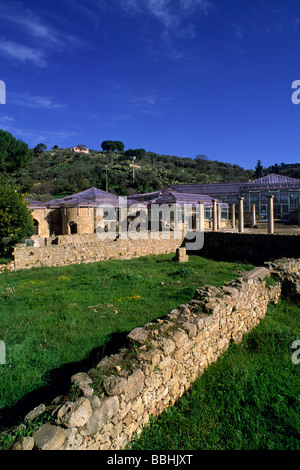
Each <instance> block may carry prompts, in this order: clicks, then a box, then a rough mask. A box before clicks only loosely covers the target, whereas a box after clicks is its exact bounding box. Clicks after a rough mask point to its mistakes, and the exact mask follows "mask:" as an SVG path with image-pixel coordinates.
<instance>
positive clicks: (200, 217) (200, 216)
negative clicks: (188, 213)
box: [197, 201, 205, 232]
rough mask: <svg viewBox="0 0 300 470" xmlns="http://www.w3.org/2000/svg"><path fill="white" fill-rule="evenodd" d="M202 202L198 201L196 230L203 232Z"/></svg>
mask: <svg viewBox="0 0 300 470" xmlns="http://www.w3.org/2000/svg"><path fill="white" fill-rule="evenodd" d="M204 218H205V215H204V202H202V201H199V222H198V221H197V230H199V232H204Z"/></svg>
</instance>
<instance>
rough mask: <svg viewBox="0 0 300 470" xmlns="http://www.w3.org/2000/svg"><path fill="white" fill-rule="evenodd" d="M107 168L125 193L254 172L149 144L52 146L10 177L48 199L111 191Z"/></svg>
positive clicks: (241, 178)
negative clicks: (85, 148) (80, 148)
mask: <svg viewBox="0 0 300 470" xmlns="http://www.w3.org/2000/svg"><path fill="white" fill-rule="evenodd" d="M133 156H135V157H136V158H135V173H134V179H133V171H132V168H131V165H132V163H133ZM106 172H107V177H108V190H109V192H112V193H115V194H117V195H123V196H129V195H132V194H135V193H144V192H151V191H157V190H159V189H162V188H163V187H164V186H166V185H168V184H181V183H186V184H192V183H206V182H207V183H209V182H222V181H237V180H238V181H247V180H249V179H250V178H251V177H253V175H254V172H253V171H252V170H247V171H246V170H244V169H243V168H241V167H239V166H238V165H231V164H229V163H220V162H216V161H210V160H205V166H204V165H201V164H200V161H199V159H198V160H197V159H192V158H180V157H176V156H169V155H159V154H156V153H153V152H146V151H145V150H144V149H135V150H134V149H128V150H126V151H112V150H111V149H110V150H105V151H102V152H99V151H95V150H90V153H89V154H83V153H74V152H72V151H71V150H68V149H53V150H52V151H43V152H38V153H36V154H35V156H34V157H33V158H32V159H31V160H30V162H29V163H28V164H27V165H26V167H24V168H20V169H18V170H17V171H15V173H14V174H13V175H11V178H12V179H13V181H14V182H16V183H17V184H19V185H20V186H21V188H22V190H23V191H24V192H27V193H28V195H29V196H30V197H32V198H33V199H37V200H49V199H52V198H54V197H62V196H65V195H69V194H73V193H75V192H79V191H83V190H85V189H88V188H90V187H97V188H99V189H103V190H106Z"/></svg>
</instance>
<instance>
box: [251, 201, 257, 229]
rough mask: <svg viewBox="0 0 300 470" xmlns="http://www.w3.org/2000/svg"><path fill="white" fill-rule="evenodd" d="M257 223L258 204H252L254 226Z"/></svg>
mask: <svg viewBox="0 0 300 470" xmlns="http://www.w3.org/2000/svg"><path fill="white" fill-rule="evenodd" d="M255 225H256V206H255V204H253V205H252V227H255Z"/></svg>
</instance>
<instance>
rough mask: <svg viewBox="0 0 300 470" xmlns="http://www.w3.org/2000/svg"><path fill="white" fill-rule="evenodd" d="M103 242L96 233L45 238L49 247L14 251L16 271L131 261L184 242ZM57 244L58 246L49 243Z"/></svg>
mask: <svg viewBox="0 0 300 470" xmlns="http://www.w3.org/2000/svg"><path fill="white" fill-rule="evenodd" d="M145 235H146V237H147V238H146V239H137V240H132V239H130V238H128V239H127V240H121V239H116V240H100V239H99V238H98V237H97V235H96V234H91V235H70V236H59V237H53V238H48V239H46V242H47V245H46V246H40V247H35V246H32V247H26V246H24V245H19V246H16V247H15V250H14V269H29V268H32V267H41V266H48V267H50V266H66V265H70V264H79V263H93V262H97V261H103V260H106V259H130V258H135V257H139V256H145V255H156V254H165V253H175V252H176V249H177V248H178V247H179V246H180V245H181V243H182V239H174V238H170V239H166V240H165V239H163V238H162V234H161V233H159V234H158V235H159V238H158V239H152V238H151V234H150V233H149V234H145ZM50 243H55V244H50Z"/></svg>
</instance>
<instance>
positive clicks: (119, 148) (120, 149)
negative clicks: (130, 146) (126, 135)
mask: <svg viewBox="0 0 300 470" xmlns="http://www.w3.org/2000/svg"><path fill="white" fill-rule="evenodd" d="M124 148H125V145H124V144H123V142H120V141H119V140H116V141H115V150H116V151H117V152H123V151H124Z"/></svg>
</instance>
